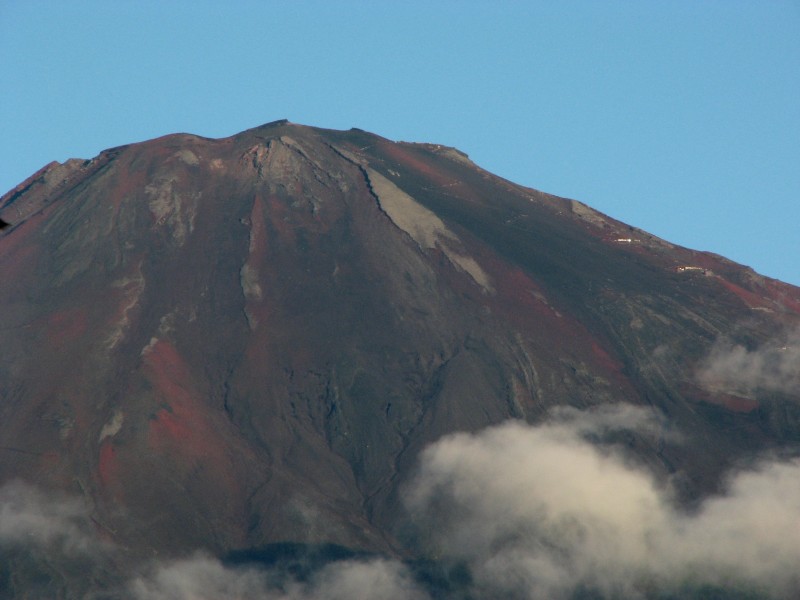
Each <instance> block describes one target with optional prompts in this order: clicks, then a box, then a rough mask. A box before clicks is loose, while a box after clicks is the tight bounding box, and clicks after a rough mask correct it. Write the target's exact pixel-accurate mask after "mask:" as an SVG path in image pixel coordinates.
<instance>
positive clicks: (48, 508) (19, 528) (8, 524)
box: [0, 481, 101, 554]
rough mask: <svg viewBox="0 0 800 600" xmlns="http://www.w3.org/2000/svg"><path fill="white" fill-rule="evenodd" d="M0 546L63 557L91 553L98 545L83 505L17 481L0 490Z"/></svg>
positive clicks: (70, 498)
mask: <svg viewBox="0 0 800 600" xmlns="http://www.w3.org/2000/svg"><path fill="white" fill-rule="evenodd" d="M0 544H2V545H7V546H8V545H15V546H26V547H37V548H45V549H48V550H49V551H51V552H52V551H54V550H58V551H59V552H63V553H65V554H91V553H93V552H95V551H97V550H98V549H100V546H101V544H100V543H99V542H98V541H97V540H96V538H95V537H94V536H93V532H92V527H91V522H90V520H89V514H88V511H87V509H86V507H85V505H84V503H83V502H81V501H80V500H79V499H78V498H74V497H69V496H65V495H62V494H59V493H48V494H45V493H43V492H42V491H40V490H39V489H37V488H35V487H32V486H30V485H28V484H26V483H24V482H21V481H11V482H8V483H5V484H4V485H3V486H2V487H0Z"/></svg>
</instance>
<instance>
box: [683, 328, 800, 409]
mask: <svg viewBox="0 0 800 600" xmlns="http://www.w3.org/2000/svg"><path fill="white" fill-rule="evenodd" d="M697 378H698V380H699V381H700V383H701V384H703V385H705V386H706V387H709V388H711V389H719V390H721V391H729V392H733V393H742V394H752V393H754V392H756V391H757V390H766V391H778V392H784V393H787V394H797V395H800V330H798V331H793V332H791V333H789V334H787V335H785V336H782V337H778V338H775V339H773V340H770V341H768V342H765V343H764V344H762V345H761V346H759V347H758V348H756V349H754V350H748V349H747V348H745V347H744V346H741V345H738V344H732V343H731V342H730V341H726V340H720V341H718V342H717V343H716V344H714V346H713V347H712V349H711V352H710V354H709V356H708V357H707V358H706V359H705V360H704V361H703V363H702V364H701V365H700V369H699V370H698V373H697Z"/></svg>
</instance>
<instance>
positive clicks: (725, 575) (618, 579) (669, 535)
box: [407, 408, 800, 598]
mask: <svg viewBox="0 0 800 600" xmlns="http://www.w3.org/2000/svg"><path fill="white" fill-rule="evenodd" d="M619 415H620V421H621V423H622V424H623V425H624V426H628V425H630V424H631V423H635V422H636V420H637V419H632V418H631V417H632V416H635V415H634V413H631V412H630V409H629V408H621V409H620V412H619ZM595 416H597V423H598V425H599V427H600V428H601V429H605V428H607V427H610V426H611V425H612V422H613V410H612V411H611V412H609V409H607V408H606V409H603V412H602V413H599V414H595V413H592V412H587V413H583V414H575V415H574V417H575V418H574V419H573V420H572V422H571V421H570V420H569V418H564V416H563V415H562V417H561V418H559V419H557V420H556V421H554V422H550V423H547V424H544V425H541V426H538V427H531V426H527V425H524V424H521V423H517V422H512V423H507V424H504V425H501V426H498V427H493V428H490V429H487V430H484V431H482V432H480V433H477V434H456V435H452V436H448V437H446V438H444V439H442V440H440V441H439V442H437V443H436V444H434V445H433V446H431V447H430V448H428V449H427V450H426V451H425V452H424V453H423V455H422V459H421V467H420V471H419V474H418V476H417V478H416V479H415V480H414V482H413V485H412V486H411V487H410V488H409V490H408V494H407V507H408V509H409V512H410V514H411V515H413V516H414V517H413V518H415V519H417V520H418V525H419V529H420V531H424V532H427V535H428V542H429V544H430V549H431V552H432V553H434V554H435V555H437V556H438V557H439V558H442V559H445V560H452V561H464V562H466V563H467V564H468V565H469V566H470V569H471V571H472V574H473V577H474V580H475V585H476V587H477V591H478V594H479V595H480V596H486V597H490V596H504V597H521V598H568V597H570V596H571V594H573V593H574V592H575V590H576V589H578V586H587V587H590V588H593V589H595V590H596V591H598V592H601V593H603V594H605V595H606V596H608V597H626V598H636V597H639V596H640V595H641V594H643V593H644V591H645V590H647V589H651V588H652V587H653V586H656V587H657V588H658V589H679V587H680V586H681V585H682V584H684V583H690V584H698V585H699V584H705V583H707V584H712V585H723V586H745V587H747V588H748V589H752V590H757V591H759V593H764V594H772V595H774V596H776V597H787V598H788V597H792V594H793V592H794V593H795V594H796V593H797V592H798V590H800V579H798V576H797V574H796V573H797V565H798V564H800V463H798V462H793V463H785V464H768V465H764V466H763V468H761V469H759V470H757V471H753V472H748V473H741V474H739V475H736V476H734V477H733V478H732V479H731V481H730V487H729V493H728V494H727V495H725V496H721V497H715V498H712V499H709V500H708V501H707V502H706V503H704V504H703V505H702V506H701V507H700V510H699V511H698V512H696V513H694V514H692V515H686V514H683V513H681V512H680V511H679V510H678V509H676V508H674V507H673V506H672V504H671V502H670V499H669V494H668V493H667V492H666V491H665V490H663V489H662V488H660V487H659V486H658V485H657V484H656V483H655V481H654V480H653V479H652V478H651V476H650V475H648V474H647V473H645V472H644V471H641V470H638V469H635V468H632V467H630V466H629V465H628V464H627V463H626V462H625V461H624V460H623V458H622V457H621V456H619V455H617V454H614V453H613V452H609V451H608V448H604V449H603V450H602V451H601V450H599V449H598V448H597V447H595V446H593V445H592V444H591V443H589V442H588V441H586V439H585V435H586V434H587V433H589V430H590V429H591V427H590V426H591V423H592V420H593V419H594V417H595Z"/></svg>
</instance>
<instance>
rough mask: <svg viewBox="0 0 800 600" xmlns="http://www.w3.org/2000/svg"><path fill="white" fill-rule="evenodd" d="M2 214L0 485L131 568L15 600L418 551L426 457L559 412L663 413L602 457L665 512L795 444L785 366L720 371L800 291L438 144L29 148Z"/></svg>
mask: <svg viewBox="0 0 800 600" xmlns="http://www.w3.org/2000/svg"><path fill="white" fill-rule="evenodd" d="M0 225H2V227H0V229H2V231H0V282H2V285H0V314H2V324H0V440H2V443H1V444H0V445H1V446H2V448H0V481H2V482H5V481H12V480H23V481H25V482H27V483H28V484H31V485H35V486H37V488H38V489H43V490H58V491H59V493H67V494H70V495H71V496H72V497H77V498H80V499H81V502H82V506H83V509H82V510H85V512H86V515H87V516H88V518H89V519H90V520H91V522H92V523H93V524H94V527H95V528H96V532H95V533H97V535H100V536H101V537H102V538H103V539H105V540H106V542H107V543H108V544H110V545H113V546H114V547H115V548H118V549H120V550H119V552H121V555H120V556H122V557H123V558H117V559H115V560H116V562H115V563H113V564H108V565H105V566H103V567H102V569H101V572H100V573H99V574H97V576H96V577H95V579H94V580H93V581H94V583H92V582H91V581H90V582H89V583H86V584H85V585H86V586H89V587H85V588H80V586H79V584H77V583H76V581H78V580H80V577H78V576H74V575H71V574H70V570H69V568H68V567H64V566H61V563H58V562H57V561H56V562H53V561H52V560H51V561H50V562H48V560H50V559H47V558H46V557H45V558H43V559H41V561H40V562H36V561H34V562H25V561H26V560H27V559H25V560H23V559H21V558H20V559H16V558H15V559H14V561H16V562H14V561H11V562H9V563H8V564H9V565H11V566H10V567H8V568H7V572H6V574H5V575H4V577H5V580H4V581H5V585H6V587H7V589H8V590H11V591H10V592H9V593H14V594H17V595H19V596H20V597H23V594H22V592H21V591H20V590H21V589H23V588H24V587H25V586H26V585H29V586H30V585H33V582H37V581H41V580H47V581H56V582H58V581H60V582H62V583H52V584H49V583H48V584H47V585H45V586H44V588H43V589H45V590H49V592H50V593H53V595H59V594H60V595H63V596H65V597H69V595H70V594H75V595H79V594H78V593H77V592H75V591H74V590H76V589H82V590H84V591H85V589H93V588H91V586H93V585H97V586H101V587H102V585H105V584H107V583H108V582H111V581H116V579H115V578H118V577H119V576H120V575H119V573H123V572H124V571H125V569H124V568H123V567H122V566H121V565H123V564H126V565H127V564H134V563H136V561H140V560H144V559H145V558H147V557H149V556H152V555H154V553H158V555H159V556H164V557H169V556H184V555H186V554H187V553H191V552H192V551H194V550H196V549H204V550H206V551H208V552H210V553H212V554H214V555H217V556H225V555H230V553H235V552H239V553H242V552H248V551H254V550H255V549H259V548H265V547H270V545H272V544H279V543H292V544H307V545H318V544H335V545H337V546H336V547H343V548H348V549H350V551H353V552H362V551H363V552H370V553H378V554H380V555H383V556H402V557H420V556H422V553H421V550H420V549H419V548H418V547H417V546H416V545H415V541H414V538H413V536H409V535H407V534H406V533H404V531H405V530H404V526H403V523H402V521H403V510H402V508H401V505H400V499H399V494H400V492H401V490H402V486H403V485H404V484H405V482H407V480H408V478H409V477H410V476H411V474H412V473H413V472H414V469H415V466H416V464H417V460H418V456H419V454H420V452H421V451H422V450H423V449H424V448H425V447H426V446H427V445H428V444H430V443H432V442H434V441H435V440H438V439H440V438H441V437H442V436H444V435H446V434H448V433H451V432H455V431H470V432H474V431H478V430H480V429H482V428H485V427H486V426H488V425H493V424H497V423H500V422H503V421H505V420H507V419H520V420H524V421H527V422H530V423H536V422H539V421H540V420H542V419H543V418H544V416H545V415H546V414H547V412H548V411H549V410H550V409H552V408H553V407H558V406H570V407H575V408H579V409H585V408H590V407H593V406H599V405H607V404H621V403H627V404H632V405H640V406H646V407H653V408H655V409H656V410H657V411H658V414H660V415H662V417H663V420H664V424H665V427H666V428H667V429H668V430H669V431H671V432H673V433H675V435H674V436H672V435H658V436H656V435H648V434H646V433H641V432H638V433H637V432H632V433H629V434H627V435H628V437H627V438H626V439H625V440H624V443H625V445H626V446H627V447H628V449H629V451H630V454H631V455H632V456H634V457H635V460H637V461H638V462H640V463H641V464H644V465H646V466H647V468H648V469H649V470H651V471H652V472H653V473H655V474H656V477H658V478H660V479H661V480H662V481H665V480H666V479H667V478H669V479H670V480H671V481H672V482H673V483H674V485H675V486H676V490H677V494H678V496H679V500H680V501H681V502H683V503H684V504H686V505H692V503H695V502H697V501H699V499H701V498H703V497H704V496H705V495H706V494H708V493H711V492H714V491H716V490H717V489H718V487H719V485H720V477H721V475H722V474H723V473H724V472H725V471H726V470H727V469H729V468H730V467H731V466H734V465H737V464H740V463H741V462H742V461H747V460H749V459H751V458H752V457H753V456H755V455H756V454H757V453H759V452H763V451H765V450H773V451H778V450H780V451H784V452H793V451H794V449H796V447H797V444H798V442H800V386H797V385H794V383H796V382H795V381H794V380H792V377H794V376H795V375H794V374H793V372H787V373H784V375H786V377H787V378H788V379H787V381H788V383H787V384H786V385H774V386H773V385H770V383H769V381H766V382H765V381H761V382H757V383H756V384H748V383H746V382H743V381H737V380H736V378H735V377H733V376H732V373H735V372H736V371H737V369H736V368H734V369H733V370H731V369H728V370H727V371H726V370H725V369H722V368H714V367H715V363H714V360H715V357H716V358H717V359H719V358H720V352H721V351H720V350H719V348H720V344H721V343H727V344H729V346H730V347H731V348H734V347H739V348H741V349H743V350H742V351H743V352H745V351H755V350H757V349H759V348H762V347H766V346H769V345H770V344H773V343H777V342H774V340H779V339H783V338H781V336H785V335H786V332H792V331H794V330H797V328H798V327H800V289H798V288H796V287H793V286H790V285H787V284H783V283H781V282H778V281H775V280H771V279H767V278H764V277H761V276H759V275H757V274H755V273H754V272H753V271H751V270H750V269H747V268H745V267H742V266H740V265H737V264H734V263H732V262H730V261H727V260H726V259H724V258H721V257H719V256H715V255H712V254H708V253H704V252H697V251H693V250H688V249H685V248H681V247H678V246H674V245H672V244H669V243H667V242H665V241H663V240H660V239H657V238H655V237H653V236H651V235H649V234H647V233H645V232H643V231H640V230H637V229H635V228H632V227H629V226H627V225H625V224H623V223H620V222H618V221H615V220H613V219H611V218H609V217H607V216H605V215H602V214H600V213H598V212H596V211H594V210H592V209H591V208H589V207H587V206H585V205H584V204H581V203H580V202H576V201H571V200H565V199H561V198H557V197H553V196H550V195H547V194H544V193H541V192H538V191H535V190H532V189H528V188H524V187H521V186H518V185H515V184H513V183H511V182H508V181H506V180H503V179H501V178H499V177H496V176H494V175H492V174H490V173H488V172H486V171H484V170H482V169H480V168H479V167H477V166H476V165H474V164H473V163H472V162H471V161H470V160H469V159H468V158H467V157H466V156H465V155H464V154H462V153H460V152H458V151H457V150H454V149H452V148H446V147H443V146H437V145H430V144H409V143H395V142H391V141H389V140H386V139H384V138H381V137H378V136H376V135H372V134H370V133H366V132H363V131H360V130H355V129H354V130H350V131H344V132H342V131H329V130H322V129H315V128H309V127H304V126H299V125H294V124H291V123H288V122H285V121H281V122H276V123H271V124H268V125H264V126H262V127H258V128H255V129H252V130H249V131H245V132H243V133H240V134H238V135H235V136H233V137H230V138H225V139H219V140H211V139H204V138H200V137H197V136H192V135H185V134H181V135H170V136H166V137H163V138H159V139H156V140H152V141H148V142H144V143H140V144H134V145H130V146H123V147H119V148H113V149H110V150H106V151H104V152H102V153H101V154H100V155H99V156H98V157H96V158H94V159H92V160H87V161H81V160H70V161H67V163H65V164H63V165H60V164H58V163H51V164H50V165H48V166H46V167H45V168H44V169H42V170H41V171H39V172H38V173H37V174H35V175H34V176H32V177H31V178H30V179H28V180H27V181H26V182H24V183H23V184H21V185H20V186H18V187H17V188H16V189H14V190H12V191H11V192H9V193H8V194H6V195H5V196H3V197H2V199H0ZM784 345H785V344H784ZM789 346H791V344H789ZM781 348H783V351H790V352H791V351H792V347H787V348H784V347H783V346H782V345H780V343H778V346H776V349H775V353H778V352H779V351H780V349H781ZM715 353H716V354H715ZM775 356H776V357H778V358H777V359H776V360H780V356H782V355H780V354H775ZM729 366H730V364H729ZM734 367H735V365H734ZM37 560H39V559H37ZM112 562H113V561H112ZM34 563H35V565H39V566H35V565H34ZM42 564H44V565H46V566H44V567H42V566H41V565H42ZM65 564H66V563H65ZM14 565H16V566H14ZM31 565H34V566H31ZM37 569H38V570H37ZM37 573H38V574H37ZM42 573H44V574H42ZM37 585H38V584H37ZM81 585H83V584H81ZM48 586H50V587H48ZM58 586H62V587H58ZM75 586H78V587H75ZM81 593H82V592H81ZM45 595H46V594H45Z"/></svg>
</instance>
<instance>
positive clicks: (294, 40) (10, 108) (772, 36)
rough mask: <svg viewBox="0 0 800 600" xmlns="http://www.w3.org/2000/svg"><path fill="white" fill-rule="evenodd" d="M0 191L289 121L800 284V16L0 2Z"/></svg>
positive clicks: (492, 7) (410, 5)
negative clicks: (154, 144)
mask: <svg viewBox="0 0 800 600" xmlns="http://www.w3.org/2000/svg"><path fill="white" fill-rule="evenodd" d="M0 89H2V95H0V132H1V133H2V135H1V136H0V188H2V189H0V193H3V192H5V191H7V190H9V189H11V188H12V187H14V186H15V185H16V184H18V183H20V182H21V181H22V180H24V179H25V178H26V177H27V176H29V175H30V174H32V173H33V172H34V171H36V170H37V169H39V168H40V167H42V166H43V165H44V164H46V163H48V162H50V161H51V160H58V161H64V160H66V159H67V158H70V157H81V158H91V157H93V156H95V155H97V153H98V152H99V151H101V150H102V149H104V148H108V147H112V146H116V145H120V144H124V143H129V142H135V141H141V140H145V139H149V138H152V137H156V136H160V135H164V134H167V133H173V132H179V131H185V132H191V133H197V134H200V135H205V136H209V137H222V136H227V135H231V134H234V133H236V132H238V131H241V130H243V129H247V128H249V127H254V126H256V125H259V124H262V123H265V122H268V121H273V120H275V119H280V118H288V119H289V120H291V121H293V122H296V123H303V124H307V125H315V126H320V127H329V128H334V129H348V128H350V127H359V128H362V129H366V130H369V131H372V132H374V133H378V134H380V135H383V136H385V137H388V138H391V139H397V140H408V141H427V142H436V143H441V144H447V145H451V146H456V147H458V148H459V149H461V150H463V151H465V152H467V153H468V154H469V155H470V157H471V158H472V159H473V160H474V161H475V162H477V163H478V164H479V165H481V166H483V167H484V168H486V169H489V170H490V171H493V172H495V173H497V174H499V175H502V176H503V177H506V178H508V179H511V180H513V181H515V182H518V183H522V184H524V185H528V186H531V187H535V188H537V189H541V190H543V191H546V192H551V193H554V194H558V195H562V196H566V197H570V198H576V199H579V200H582V201H584V202H586V203H588V204H589V205H591V206H593V207H594V208H596V209H598V210H601V211H602V212H605V213H607V214H609V215H611V216H612V217H615V218H617V219H620V220H622V221H624V222H626V223H629V224H631V225H635V226H637V227H641V228H643V229H645V230H647V231H650V232H652V233H654V234H656V235H659V236H661V237H663V238H666V239H667V240H669V241H672V242H675V243H678V244H681V245H685V246H688V247H691V248H696V249H701V250H710V251H713V252H717V253H719V254H722V255H724V256H727V257H729V258H731V259H733V260H735V261H737V262H741V263H743V264H746V265H749V266H752V267H753V268H755V269H756V270H757V271H759V272H760V273H763V274H765V275H769V276H771V277H776V278H779V279H782V280H784V281H788V282H790V283H794V284H795V285H800V2H798V1H797V0H786V1H777V0H775V1H773V0H759V1H754V0H747V1H744V0H716V1H712V0H708V1H703V0H685V1H684V0H672V1H670V2H661V1H655V0H653V1H647V0H630V1H614V0H607V1H599V0H586V1H577V0H563V1H556V0H552V1H550V2H537V1H533V0H531V1H527V2H522V1H510V0H509V1H506V2H488V1H487V2H477V1H476V2H470V1H468V0H463V1H460V2H448V1H438V2H437V1H435V0H428V1H427V2H417V1H413V0H405V1H403V2H390V1H388V0H387V1H379V0H373V1H366V0H365V1H361V2H347V1H342V2H333V1H326V2H323V1H319V2H302V1H285V2H252V1H239V2H230V3H223V2H219V1H214V2H210V1H204V0H195V1H193V2H188V1H187V2H180V1H177V0H173V1H163V2H156V1H147V0H142V1H139V2H133V1H130V2H126V1H122V0H119V1H110V2H109V1H108V0H106V1H102V2H100V1H98V2H89V1H81V0H77V1H72V2H58V1H55V0H53V1H49V2H47V1H43V0H42V1H39V0H0Z"/></svg>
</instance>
